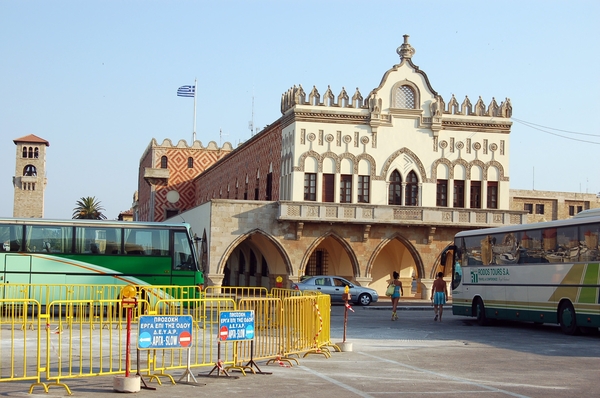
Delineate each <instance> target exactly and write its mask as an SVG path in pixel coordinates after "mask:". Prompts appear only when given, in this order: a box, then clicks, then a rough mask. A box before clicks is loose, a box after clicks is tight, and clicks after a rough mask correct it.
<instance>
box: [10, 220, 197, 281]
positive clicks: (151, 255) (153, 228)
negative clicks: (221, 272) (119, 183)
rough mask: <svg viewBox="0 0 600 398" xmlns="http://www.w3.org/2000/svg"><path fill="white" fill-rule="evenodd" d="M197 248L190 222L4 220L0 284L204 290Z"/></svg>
mask: <svg viewBox="0 0 600 398" xmlns="http://www.w3.org/2000/svg"><path fill="white" fill-rule="evenodd" d="M194 243H195V242H194V238H193V237H192V235H191V231H190V227H189V225H188V224H185V223H181V224H167V223H157V222H154V223H149V222H123V221H97V220H46V219H33V218H24V219H19V218H0V279H1V281H2V283H4V284H60V285H81V284H89V285H127V284H133V285H160V286H169V285H179V286H197V287H198V288H199V289H198V290H201V288H202V285H203V284H204V274H203V272H202V269H201V267H200V266H199V264H198V256H197V254H196V250H195V244H194Z"/></svg>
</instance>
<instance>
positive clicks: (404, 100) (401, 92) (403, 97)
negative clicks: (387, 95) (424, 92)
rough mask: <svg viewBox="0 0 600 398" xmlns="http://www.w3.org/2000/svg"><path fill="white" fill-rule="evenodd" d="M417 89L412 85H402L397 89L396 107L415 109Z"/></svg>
mask: <svg viewBox="0 0 600 398" xmlns="http://www.w3.org/2000/svg"><path fill="white" fill-rule="evenodd" d="M415 97H416V96H415V91H414V90H413V88H412V87H410V86H400V87H398V88H397V89H396V108H400V109H415Z"/></svg>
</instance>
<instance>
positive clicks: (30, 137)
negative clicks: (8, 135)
mask: <svg viewBox="0 0 600 398" xmlns="http://www.w3.org/2000/svg"><path fill="white" fill-rule="evenodd" d="M13 142H14V143H15V145H16V144H17V143H18V142H35V143H38V144H46V146H50V143H49V142H48V141H46V140H45V139H43V138H40V137H38V136H37V135H33V134H29V135H26V136H25V137H21V138H16V139H14V140H13Z"/></svg>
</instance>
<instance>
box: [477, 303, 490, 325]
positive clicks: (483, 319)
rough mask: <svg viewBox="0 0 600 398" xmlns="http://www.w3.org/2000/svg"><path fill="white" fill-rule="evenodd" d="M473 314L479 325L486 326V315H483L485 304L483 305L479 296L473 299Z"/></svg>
mask: <svg viewBox="0 0 600 398" xmlns="http://www.w3.org/2000/svg"><path fill="white" fill-rule="evenodd" d="M475 316H476V317H477V323H478V324H479V325H480V326H486V325H487V324H488V322H487V317H486V316H485V305H483V300H482V299H481V298H480V297H477V299H476V300H475Z"/></svg>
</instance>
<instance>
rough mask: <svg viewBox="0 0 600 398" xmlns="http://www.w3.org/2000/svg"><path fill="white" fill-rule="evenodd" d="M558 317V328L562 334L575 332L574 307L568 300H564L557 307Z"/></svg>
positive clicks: (576, 328)
mask: <svg viewBox="0 0 600 398" xmlns="http://www.w3.org/2000/svg"><path fill="white" fill-rule="evenodd" d="M558 319H559V322H560V328H561V329H562V331H563V333H564V334H568V335H570V336H572V335H574V334H577V331H578V327H577V319H576V317H575V309H574V308H573V304H571V302H570V301H565V302H564V303H562V304H561V305H560V307H558Z"/></svg>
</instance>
